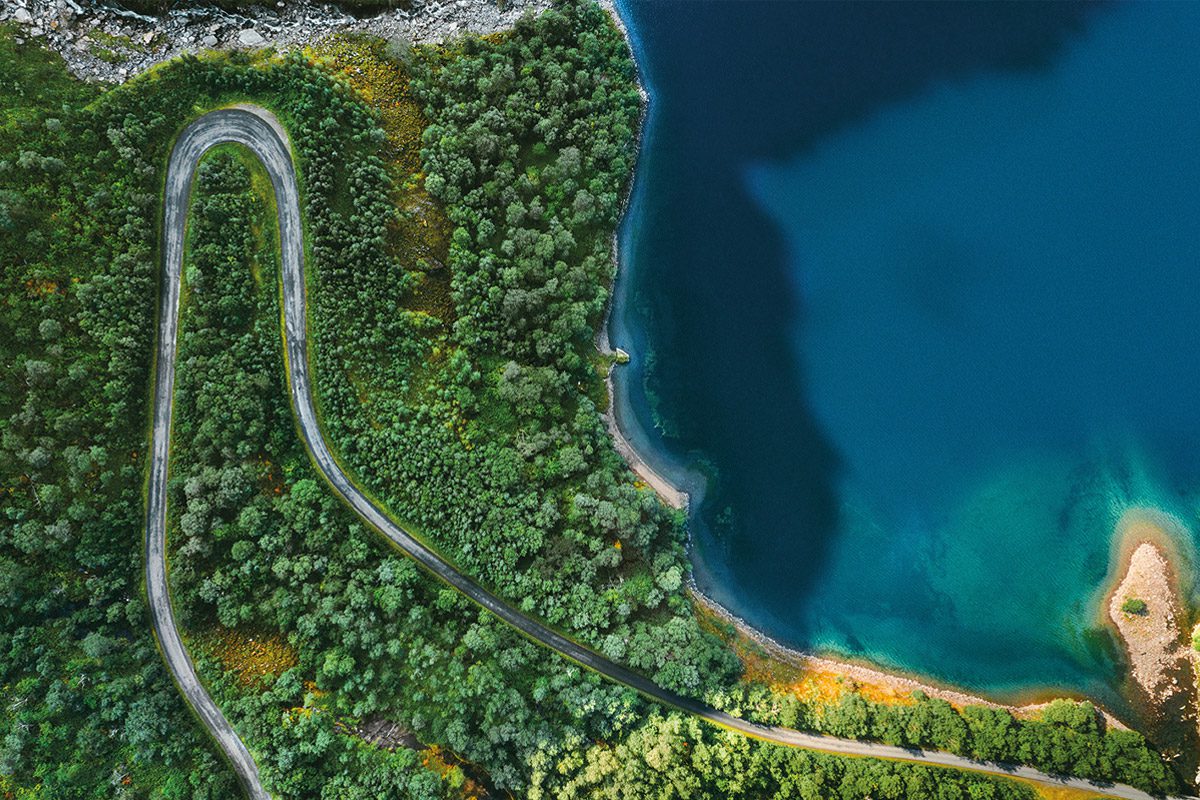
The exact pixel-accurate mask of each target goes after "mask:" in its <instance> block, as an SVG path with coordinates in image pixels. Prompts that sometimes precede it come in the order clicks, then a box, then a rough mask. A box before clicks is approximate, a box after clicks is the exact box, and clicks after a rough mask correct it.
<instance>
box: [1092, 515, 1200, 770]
mask: <svg viewBox="0 0 1200 800" xmlns="http://www.w3.org/2000/svg"><path fill="white" fill-rule="evenodd" d="M1182 528H1183V524H1182V523H1181V522H1179V521H1178V520H1176V519H1174V518H1173V517H1171V516H1170V515H1168V514H1164V513H1162V512H1159V511H1156V510H1154V509H1147V508H1134V509H1130V510H1129V511H1126V512H1125V513H1124V514H1123V515H1122V516H1121V518H1120V520H1119V521H1118V522H1117V525H1116V527H1115V530H1114V543H1113V556H1114V560H1113V561H1112V562H1111V563H1110V566H1109V571H1108V574H1107V575H1106V580H1105V584H1104V586H1105V591H1104V596H1103V601H1102V603H1101V607H1100V609H1099V613H1100V616H1101V618H1102V622H1103V623H1104V624H1105V625H1106V627H1107V628H1108V629H1109V630H1112V631H1114V632H1115V634H1116V636H1117V638H1118V639H1119V640H1120V643H1121V649H1122V651H1123V653H1124V656H1125V659H1126V663H1127V664H1128V666H1129V672H1128V673H1127V674H1126V676H1125V681H1124V687H1123V689H1122V691H1123V693H1124V694H1126V696H1127V697H1128V698H1129V700H1130V701H1131V703H1133V705H1134V706H1135V707H1137V708H1140V709H1142V713H1141V717H1142V719H1141V722H1142V725H1143V727H1144V728H1145V729H1146V733H1147V734H1148V735H1150V736H1152V737H1153V739H1154V740H1156V741H1157V743H1158V744H1159V746H1160V748H1164V751H1165V752H1167V753H1169V754H1171V755H1173V757H1174V758H1180V759H1183V760H1182V762H1181V763H1182V764H1183V765H1184V768H1185V771H1187V772H1192V771H1195V770H1196V768H1197V759H1196V754H1195V752H1194V750H1195V744H1196V742H1197V741H1198V740H1200V716H1198V715H1197V711H1198V710H1200V709H1198V705H1200V696H1198V691H1200V688H1198V685H1197V674H1198V673H1197V668H1198V667H1200V659H1198V658H1197V656H1198V654H1197V652H1196V650H1195V648H1194V647H1193V645H1192V641H1191V635H1192V631H1193V627H1192V624H1191V623H1192V622H1193V621H1194V620H1193V619H1192V616H1193V615H1192V613H1191V609H1190V608H1189V605H1188V600H1187V597H1186V595H1185V593H1184V590H1183V583H1182V582H1181V578H1182V575H1183V571H1184V569H1185V568H1186V565H1187V562H1186V561H1185V560H1183V558H1182V556H1181V554H1180V552H1179V549H1178V546H1177V544H1176V537H1177V536H1178V535H1180V534H1181V533H1182ZM1131 603H1137V604H1140V605H1141V609H1140V610H1138V609H1133V608H1127V605H1128V604H1131ZM1189 754H1191V755H1190V756H1189Z"/></svg>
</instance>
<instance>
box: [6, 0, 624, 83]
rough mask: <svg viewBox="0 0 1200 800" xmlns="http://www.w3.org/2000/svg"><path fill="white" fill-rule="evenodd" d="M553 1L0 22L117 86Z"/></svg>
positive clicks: (438, 1)
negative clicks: (154, 74)
mask: <svg viewBox="0 0 1200 800" xmlns="http://www.w3.org/2000/svg"><path fill="white" fill-rule="evenodd" d="M602 5H605V6H606V7H608V8H610V9H611V4H607V3H605V4H602ZM549 7H550V0H412V2H411V3H410V4H409V8H407V9H401V8H391V9H381V10H378V11H372V13H370V14H362V15H357V16H356V15H354V14H351V13H350V12H349V11H347V10H346V9H344V8H342V7H340V6H338V5H336V4H331V3H321V2H315V0H287V2H283V0H277V1H276V2H266V3H264V4H263V5H256V6H249V7H247V8H244V9H239V10H237V11H227V10H225V9H222V8H219V7H217V6H215V5H211V4H206V3H188V4H186V5H183V4H180V5H179V7H177V8H173V9H171V10H170V11H168V12H166V13H165V14H157V15H147V14H140V13H137V12H134V11H130V10H129V9H126V8H124V7H123V6H121V5H119V4H117V3H116V2H113V3H109V2H99V1H98V0H4V2H3V4H2V5H0V23H6V22H7V23H14V24H15V25H17V26H18V30H19V31H21V33H19V34H18V36H25V35H27V36H29V37H31V38H39V39H42V40H43V41H44V42H45V43H46V45H47V46H48V47H50V48H51V49H52V50H54V51H55V52H57V53H59V54H60V55H61V56H62V57H63V60H64V61H66V64H67V68H68V69H69V70H70V71H71V73H72V74H73V75H75V76H76V77H78V78H82V79H84V80H89V81H101V82H104V83H120V82H122V81H125V80H127V79H128V78H131V77H133V76H134V75H137V74H138V73H141V72H145V71H146V70H147V69H149V68H150V67H152V66H154V65H155V64H158V63H160V62H163V61H168V60H170V59H172V58H175V57H177V56H179V55H182V54H183V53H193V54H195V53H201V52H203V51H205V50H228V49H259V48H264V47H275V48H277V49H280V50H284V49H288V48H292V47H297V46H303V45H306V44H311V43H312V42H315V41H317V40H319V39H322V38H324V37H326V36H329V35H331V34H334V33H366V34H372V35H375V36H379V37H382V38H385V39H389V40H393V41H397V42H400V43H405V44H424V43H429V42H440V41H444V40H446V39H451V38H454V37H455V36H459V35H462V34H465V33H476V34H488V33H495V32H496V31H500V30H504V29H507V28H511V27H512V26H513V24H514V23H516V21H517V19H518V18H520V16H521V15H522V14H524V13H525V12H526V11H532V12H534V13H536V12H539V11H543V10H545V9H547V8H549Z"/></svg>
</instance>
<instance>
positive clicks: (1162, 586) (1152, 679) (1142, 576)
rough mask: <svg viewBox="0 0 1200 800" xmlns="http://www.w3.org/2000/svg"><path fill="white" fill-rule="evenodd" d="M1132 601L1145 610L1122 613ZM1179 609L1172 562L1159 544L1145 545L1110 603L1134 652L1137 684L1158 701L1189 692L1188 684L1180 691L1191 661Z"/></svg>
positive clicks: (1135, 554)
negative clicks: (1181, 676)
mask: <svg viewBox="0 0 1200 800" xmlns="http://www.w3.org/2000/svg"><path fill="white" fill-rule="evenodd" d="M1130 600H1141V601H1142V602H1143V603H1145V610H1144V611H1140V612H1130V611H1126V610H1123V606H1124V605H1125V604H1126V603H1127V602H1128V601H1130ZM1175 605H1176V603H1175V591H1174V587H1173V586H1172V585H1171V579H1170V569H1169V567H1168V565H1167V559H1166V558H1165V557H1164V556H1163V554H1162V552H1161V551H1160V550H1159V549H1158V548H1157V547H1156V546H1155V545H1153V544H1151V543H1150V542H1142V543H1141V544H1139V545H1138V546H1137V547H1136V549H1134V551H1133V554H1132V555H1131V556H1130V557H1129V566H1128V567H1127V569H1126V572H1125V577H1124V578H1123V579H1122V580H1121V583H1120V584H1119V585H1118V586H1117V589H1116V591H1115V592H1113V594H1112V597H1110V598H1109V603H1108V614H1109V618H1111V619H1112V621H1113V624H1114V625H1116V626H1117V630H1119V631H1120V632H1121V638H1122V639H1123V640H1124V641H1125V645H1126V647H1127V648H1128V650H1129V658H1130V668H1131V670H1132V673H1133V679H1134V680H1135V681H1137V683H1138V685H1139V686H1141V687H1142V689H1144V690H1145V691H1146V693H1147V694H1148V695H1149V696H1150V697H1151V698H1152V699H1153V700H1155V701H1158V702H1161V701H1162V700H1164V699H1166V698H1167V697H1168V696H1169V695H1171V694H1173V693H1175V692H1178V691H1187V690H1188V689H1190V685H1188V684H1184V685H1182V686H1181V685H1180V682H1179V681H1178V679H1177V677H1176V674H1177V673H1178V671H1179V670H1181V669H1183V670H1186V668H1187V665H1188V664H1189V661H1190V660H1189V657H1188V648H1187V646H1186V644H1185V642H1184V637H1183V631H1182V628H1181V626H1180V620H1179V619H1178V617H1177V612H1176V609H1175ZM1188 683H1189V684H1190V681H1189V682H1188Z"/></svg>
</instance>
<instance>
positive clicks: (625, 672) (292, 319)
mask: <svg viewBox="0 0 1200 800" xmlns="http://www.w3.org/2000/svg"><path fill="white" fill-rule="evenodd" d="M230 142H232V143H237V144H240V145H244V146H245V147H247V148H248V149H249V150H250V151H251V152H253V153H254V154H255V155H256V156H257V157H258V158H259V159H260V160H261V161H262V163H263V165H264V166H265V168H266V170H267V172H268V174H269V175H270V178H271V183H272V186H273V187H274V191H275V199H276V206H277V208H278V216H279V220H278V221H279V242H280V251H281V255H282V262H283V263H282V279H283V280H282V282H283V306H284V339H285V344H286V346H285V348H284V351H285V359H286V365H287V373H288V388H289V392H290V393H291V402H292V408H293V411H294V413H295V414H296V417H297V421H298V427H299V430H300V433H301V436H302V437H303V438H304V444H305V446H306V447H307V449H308V452H309V455H310V456H311V458H312V460H313V463H315V464H316V466H317V469H319V470H320V471H321V473H322V474H323V475H324V476H325V478H326V480H327V481H328V482H329V484H330V486H331V487H332V488H333V490H334V492H336V493H337V494H338V495H339V496H340V497H341V498H342V500H343V501H344V502H345V503H346V504H347V505H349V506H350V508H352V509H353V510H354V512H355V513H356V514H358V516H359V517H361V518H362V520H363V521H364V522H365V523H366V524H367V525H369V526H370V527H372V528H374V529H375V530H377V531H378V532H379V533H381V534H383V535H384V536H386V537H387V538H388V539H390V540H391V541H392V542H393V543H394V544H395V545H396V546H397V547H399V548H400V549H401V550H403V551H404V552H405V553H406V554H407V555H408V556H410V557H412V558H413V559H415V560H416V561H417V562H419V563H420V564H421V565H422V566H423V567H425V568H426V569H427V570H429V571H430V572H432V573H433V574H434V575H435V576H437V577H438V578H440V579H441V580H442V581H444V582H445V583H447V584H449V585H450V586H451V587H453V588H454V589H456V590H458V591H459V592H461V593H462V594H464V595H466V596H467V597H469V598H470V599H471V600H473V601H474V602H476V603H477V604H479V605H480V606H483V607H484V608H486V609H488V610H489V611H491V612H492V613H493V614H495V615H496V616H498V617H500V619H502V620H504V621H505V622H507V623H508V624H509V625H511V626H512V627H514V628H516V629H517V630H518V631H520V632H521V633H523V634H525V635H526V636H528V637H529V638H531V639H533V640H534V641H536V642H538V643H540V644H542V645H545V646H546V647H548V648H550V649H552V650H554V651H556V652H558V653H560V654H561V655H564V656H566V657H567V658H569V659H571V660H572V661H575V662H577V663H579V664H581V665H583V666H585V667H587V668H588V669H591V670H594V671H596V672H598V673H600V674H601V675H604V676H605V677H607V678H609V679H611V680H613V681H616V682H617V683H620V684H624V685H625V686H628V687H630V688H632V689H635V690H636V691H638V692H640V693H642V694H643V695H645V696H646V697H649V698H650V699H652V700H655V701H658V702H661V703H663V704H666V705H669V706H672V707H674V708H677V709H679V710H681V711H684V712H687V713H689V714H692V715H694V716H697V717H700V718H701V719H704V720H707V721H708V722H711V723H713V724H715V725H719V726H721V727H723V728H728V729H731V730H735V731H738V732H740V733H743V734H745V735H747V736H752V737H754V738H756V739H762V740H765V741H770V742H775V743H778V744H783V745H788V746H792V747H802V748H807V749H810V750H817V751H820V752H824V753H834V754H839V755H851V756H868V757H872V758H885V759H893V760H898V761H910V762H917V763H921V764H929V765H934V766H944V767H952V768H954V769H960V770H968V771H973V772H982V773H987V774H990V775H998V776H1001V777H1010V778H1012V777H1016V778H1025V779H1027V780H1030V781H1034V782H1036V783H1038V784H1041V785H1044V786H1051V787H1071V788H1076V789H1083V790H1088V791H1092V792H1095V793H1098V794H1102V795H1108V796H1111V797H1121V798H1127V799H1128V800H1150V797H1151V795H1148V794H1146V793H1145V792H1142V791H1140V790H1138V789H1135V788H1133V787H1131V786H1125V785H1121V784H1117V785H1100V784H1095V783H1092V782H1091V781H1087V780H1083V779H1079V778H1067V777H1059V776H1054V775H1048V774H1046V773H1044V772H1040V771H1038V770H1035V769H1032V768H1030V767H1020V766H1012V765H1006V764H997V763H991V762H982V761H974V760H972V759H969V758H964V757H962V756H957V755H953V754H951V753H944V752H939V751H929V750H915V749H905V748H900V747H892V746H889V745H884V744H878V743H875V742H863V741H856V740H851V739H837V738H833V737H829V736H821V735H818V734H813V733H803V732H801V731H796V730H791V729H789V728H779V727H769V726H764V725H757V724H755V723H752V722H747V721H746V720H743V719H739V718H737V717H734V716H731V715H729V714H726V713H725V712H723V711H718V710H717V709H715V708H712V707H710V706H708V705H706V704H704V703H702V702H700V701H699V700H694V699H692V698H688V697H683V696H681V695H678V694H676V693H674V692H672V691H670V690H668V689H664V688H662V687H661V686H658V685H657V684H655V683H653V682H652V681H650V680H649V679H648V678H646V677H644V676H642V675H639V674H637V673H635V672H632V671H631V670H629V669H627V668H625V667H623V666H621V665H620V664H617V663H615V662H613V661H610V660H608V659H607V658H605V657H603V656H601V655H599V654H597V653H595V652H593V651H592V650H590V649H588V648H586V647H584V646H582V645H580V644H577V643H576V642H574V641H572V640H570V639H568V638H566V637H565V636H563V635H562V634H560V633H558V632H556V631H554V630H552V629H550V628H548V627H546V626H545V625H544V624H542V623H540V622H538V621H537V620H534V619H531V618H529V617H527V616H525V615H524V614H522V613H520V612H519V611H517V610H515V609H513V608H512V607H511V606H509V605H508V604H507V603H505V602H504V601H503V600H501V599H500V598H498V597H496V596H495V595H493V594H492V593H491V592H489V591H487V590H486V589H484V588H483V587H481V586H480V585H479V584H477V583H475V582H474V581H472V580H471V579H470V578H468V577H466V576H464V575H462V574H461V573H459V572H458V571H457V570H456V569H455V568H454V567H453V566H451V565H450V564H449V562H447V561H446V560H444V559H443V558H442V557H441V556H439V555H438V554H437V553H435V552H434V551H433V550H431V549H430V548H429V547H427V546H426V545H424V544H422V543H421V542H420V541H418V540H417V539H416V538H414V537H413V536H412V535H410V534H409V533H408V532H407V531H405V530H404V529H403V528H402V527H400V526H399V525H398V524H397V523H395V522H393V521H392V520H391V519H390V518H389V517H388V516H387V515H386V514H385V513H384V512H383V510H382V509H381V508H380V507H379V506H378V505H376V503H375V502H374V501H372V500H371V499H370V498H368V497H367V496H366V495H364V494H363V493H362V492H361V491H360V490H359V489H358V488H357V487H356V486H355V485H354V483H353V482H352V481H351V480H350V479H349V478H348V477H347V476H346V474H345V473H344V472H343V471H342V469H341V467H339V466H338V464H337V461H336V460H335V459H334V457H333V454H332V452H331V451H330V449H329V445H328V444H327V443H326V441H325V438H324V436H323V435H322V432H321V427H320V425H319V423H318V420H317V413H316V409H315V408H314V405H313V397H312V389H311V383H310V377H311V376H310V374H309V363H308V341H307V336H306V328H305V320H306V310H305V302H306V298H305V284H304V245H303V237H302V229H301V221H300V203H299V194H298V192H297V186H296V172H295V167H294V165H293V163H292V158H291V150H290V145H289V142H288V138H287V134H286V133H285V132H284V130H283V127H282V126H281V125H280V124H279V121H278V120H277V119H276V118H275V117H274V116H273V115H272V114H271V113H270V112H268V111H266V110H265V109H262V108H259V107H255V106H241V107H235V108H228V109H222V110H219V111H213V112H210V113H208V114H205V115H204V116H202V117H200V118H199V119H197V120H195V121H194V122H192V123H191V124H189V125H188V126H187V127H186V128H185V129H184V131H183V133H182V134H181V135H180V137H179V139H178V140H177V141H176V144H175V147H174V149H173V150H172V151H171V156H170V161H169V163H168V167H167V181H166V190H165V199H164V204H165V205H164V209H163V233H162V236H163V275H162V283H161V292H162V295H161V303H162V305H161V309H160V313H159V331H158V351H157V362H156V373H155V384H154V416H153V431H152V449H151V463H150V482H149V490H148V494H147V510H146V593H147V596H148V599H149V603H150V611H151V616H152V618H153V624H154V631H155V634H156V636H157V637H158V641H159V644H160V647H161V649H162V652H163V657H164V659H165V660H166V662H167V665H168V667H170V669H171V672H172V674H173V675H174V677H175V680H176V682H177V683H178V685H179V688H180V691H181V692H182V693H183V695H184V697H185V698H186V699H187V702H188V704H189V705H190V706H191V707H192V709H193V710H194V711H195V712H196V714H197V716H199V718H200V720H201V722H203V723H204V725H205V727H206V728H207V729H208V731H209V732H210V733H211V734H212V736H213V738H214V739H215V740H216V742H217V744H218V745H219V746H220V748H221V750H222V751H223V752H224V754H225V756H226V757H227V758H228V759H229V761H230V763H231V765H232V766H233V768H234V770H235V772H236V773H237V776H238V779H239V780H240V782H241V784H242V786H243V787H244V788H245V791H246V794H247V795H248V796H249V797H250V798H252V800H270V797H271V795H270V794H269V793H268V792H267V791H266V789H265V788H264V787H263V784H262V779H261V776H260V774H259V769H258V765H257V764H256V763H255V760H254V756H253V755H252V754H251V753H250V751H249V750H248V749H247V747H246V745H245V743H244V742H243V741H242V740H241V738H240V737H239V736H238V735H237V732H236V731H234V729H233V726H232V725H230V723H229V720H227V719H226V718H225V716H224V715H223V714H222V713H221V710H220V709H219V708H217V706H216V704H215V703H214V702H213V700H212V698H211V697H210V696H209V695H208V692H207V691H206V690H205V689H204V686H203V684H202V683H201V681H200V679H199V677H198V676H197V675H196V669H195V666H194V665H193V663H192V660H191V657H190V656H189V655H188V652H187V649H186V648H185V647H184V645H183V641H182V640H181V638H180V635H179V630H178V628H177V627H176V624H175V616H174V613H173V612H172V609H171V598H170V594H169V591H168V586H167V550H166V510H167V500H166V489H167V465H168V456H169V445H170V434H171V404H172V395H173V391H174V384H175V351H176V338H177V334H178V329H179V292H180V275H181V272H182V267H183V253H184V231H185V226H186V220H187V209H188V203H189V199H190V196H191V191H192V183H193V177H194V174H195V170H196V165H197V164H198V163H199V161H200V158H201V156H203V155H204V153H205V152H206V151H207V150H208V149H209V148H211V147H213V146H215V145H218V144H223V143H230Z"/></svg>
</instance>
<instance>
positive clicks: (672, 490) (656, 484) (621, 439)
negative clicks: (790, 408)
mask: <svg viewBox="0 0 1200 800" xmlns="http://www.w3.org/2000/svg"><path fill="white" fill-rule="evenodd" d="M597 5H599V6H600V8H601V9H603V10H604V12H605V13H607V14H608V16H609V18H610V19H611V20H612V21H613V25H614V26H615V27H616V29H617V30H618V31H619V32H620V33H621V37H622V38H623V39H624V40H625V46H626V47H627V48H629V55H630V58H631V59H632V60H633V66H634V70H635V71H636V73H637V87H638V94H639V95H640V96H641V98H642V103H641V110H640V112H639V114H638V125H637V140H636V142H635V143H634V158H633V170H632V172H631V174H630V177H629V182H628V184H627V185H626V186H625V191H624V193H623V194H622V195H621V205H620V208H619V209H618V212H617V219H618V220H620V222H618V224H617V227H616V230H614V231H613V234H612V259H613V268H614V272H613V281H612V285H611V287H610V290H609V297H608V302H607V303H606V304H605V306H604V317H603V319H602V320H601V321H600V329H599V331H598V333H597V334H596V349H597V350H598V351H599V352H600V353H601V354H602V355H605V356H613V355H615V353H616V351H615V350H614V349H613V346H612V342H611V341H610V339H609V335H608V329H609V325H610V323H611V321H612V315H613V308H614V306H616V304H617V291H616V286H617V280H618V279H619V277H620V273H621V228H622V227H623V226H624V224H625V216H626V214H627V213H628V212H629V206H630V202H631V200H632V198H633V192H634V187H635V185H636V183H637V164H638V161H639V160H640V159H641V153H642V139H643V137H644V136H645V135H646V125H647V123H648V121H649V118H650V92H649V90H648V89H647V88H646V82H645V80H644V79H643V77H642V68H641V65H640V64H638V60H637V48H636V47H634V44H633V36H632V34H630V32H629V27H628V26H627V25H626V24H625V20H624V19H623V18H622V17H621V12H620V10H619V9H618V8H617V4H616V2H615V0H597ZM617 366H618V365H616V364H612V365H610V366H609V368H608V374H607V375H605V377H604V385H605V390H606V391H607V392H608V408H607V409H605V410H604V412H603V413H602V414H601V415H600V416H601V417H603V419H604V425H605V427H606V428H607V429H608V434H609V436H610V437H612V440H613V447H614V448H615V449H616V451H617V453H619V454H620V456H621V458H622V459H624V461H625V463H626V464H627V465H629V468H630V469H631V470H632V471H633V473H634V474H635V475H637V476H638V478H640V479H641V481H642V482H643V483H645V484H646V485H647V486H649V487H650V488H651V489H653V490H654V492H655V494H657V495H658V496H659V498H660V499H661V500H662V501H663V502H664V503H666V504H667V505H668V506H670V507H671V508H673V509H675V510H677V511H686V510H687V509H688V507H689V505H690V503H691V497H690V496H689V495H688V493H687V492H685V491H683V490H682V489H680V488H679V487H678V486H676V485H675V484H673V483H672V482H671V481H670V480H669V479H667V478H666V477H664V476H663V475H662V474H661V473H659V472H658V471H657V470H656V469H654V467H652V466H650V464H649V463H647V461H646V460H645V459H644V458H642V457H641V455H640V454H639V453H638V451H637V448H636V447H634V446H633V443H632V442H631V441H630V440H629V437H628V436H626V435H625V431H624V430H622V429H621V424H620V422H619V421H618V420H617V393H616V387H615V386H614V384H613V370H614V369H616V368H617Z"/></svg>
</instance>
